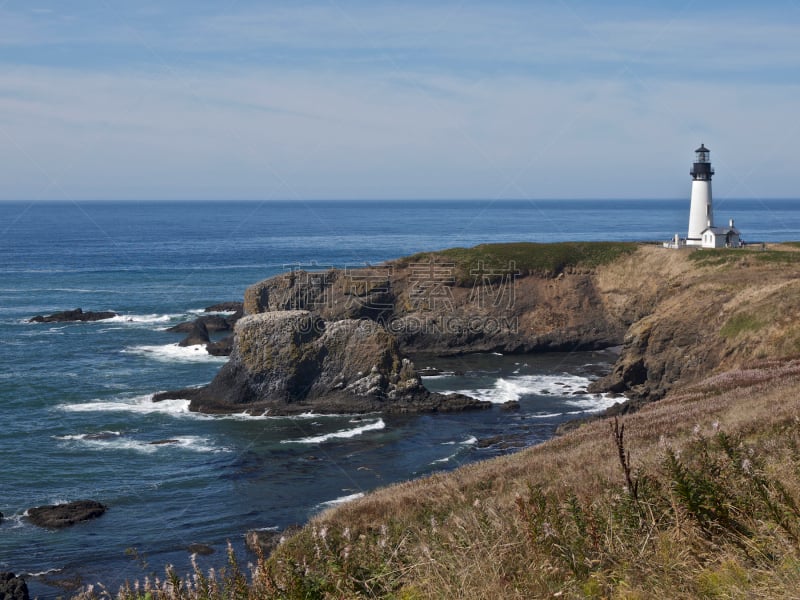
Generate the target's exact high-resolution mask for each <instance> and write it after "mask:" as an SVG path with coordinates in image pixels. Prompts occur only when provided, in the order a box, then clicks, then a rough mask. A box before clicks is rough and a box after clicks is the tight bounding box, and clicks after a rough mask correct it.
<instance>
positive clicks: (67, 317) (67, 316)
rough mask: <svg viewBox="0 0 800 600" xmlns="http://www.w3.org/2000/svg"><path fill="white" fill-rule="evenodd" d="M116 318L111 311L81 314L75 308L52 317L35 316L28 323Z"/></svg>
mask: <svg viewBox="0 0 800 600" xmlns="http://www.w3.org/2000/svg"><path fill="white" fill-rule="evenodd" d="M116 316H118V315H117V313H115V312H111V311H101V312H92V311H89V312H83V310H82V309H80V308H76V309H75V310H65V311H62V312H57V313H53V314H52V315H47V316H43V315H36V316H35V317H33V318H32V319H30V321H29V322H30V323H70V322H75V321H102V320H103V319H111V318H113V317H116Z"/></svg>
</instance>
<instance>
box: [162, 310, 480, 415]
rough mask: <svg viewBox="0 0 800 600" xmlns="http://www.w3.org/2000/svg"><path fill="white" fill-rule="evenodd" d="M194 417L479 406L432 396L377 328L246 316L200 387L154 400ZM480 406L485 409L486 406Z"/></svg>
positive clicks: (283, 315) (275, 314)
mask: <svg viewBox="0 0 800 600" xmlns="http://www.w3.org/2000/svg"><path fill="white" fill-rule="evenodd" d="M178 397H181V398H189V399H190V400H191V408H192V410H197V411H201V412H240V411H242V410H251V411H269V412H270V414H297V413H301V412H307V411H309V410H313V411H315V412H325V413H336V412H370V411H386V412H417V411H432V410H463V409H465V408H474V407H480V406H483V404H484V403H481V402H479V401H477V400H474V399H472V398H468V397H466V396H461V395H448V396H443V395H441V394H432V393H430V392H428V391H427V390H426V389H425V387H424V386H423V385H422V381H421V379H420V378H419V376H418V375H417V373H416V370H415V368H414V365H413V363H412V362H411V361H410V360H408V359H407V358H403V357H402V355H401V354H400V352H399V350H398V348H397V342H396V340H395V338H394V336H393V335H392V334H391V333H389V332H388V331H386V330H385V329H384V328H383V327H381V326H380V325H379V324H377V323H375V322H372V321H367V320H353V319H344V320H340V321H332V322H325V321H323V320H322V319H321V318H320V317H318V316H316V315H314V314H313V313H311V312H309V311H305V310H288V311H272V312H265V313H259V314H254V315H249V316H247V317H244V318H242V319H240V320H239V322H238V323H237V324H236V331H235V339H234V348H233V352H232V353H231V359H230V361H229V362H228V363H227V364H226V365H225V366H224V367H223V368H222V369H221V370H220V372H219V374H218V375H217V376H216V377H215V378H214V380H213V381H212V382H211V383H210V384H209V385H208V386H206V387H204V388H199V389H189V390H180V391H178V392H166V393H162V394H157V395H156V396H155V399H156V400H163V399H167V398H178ZM487 405H488V404H487Z"/></svg>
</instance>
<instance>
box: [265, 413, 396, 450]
mask: <svg viewBox="0 0 800 600" xmlns="http://www.w3.org/2000/svg"><path fill="white" fill-rule="evenodd" d="M385 427H386V423H384V422H383V419H378V420H377V421H373V422H372V423H367V424H365V425H361V426H359V427H353V428H352V429H340V430H339V431H334V432H333V433H326V434H324V435H315V436H311V437H304V438H299V439H296V440H282V441H281V444H321V443H322V442H327V441H329V440H334V439H348V438H352V437H355V436H357V435H361V434H362V433H364V432H366V431H377V430H379V429H384V428H385Z"/></svg>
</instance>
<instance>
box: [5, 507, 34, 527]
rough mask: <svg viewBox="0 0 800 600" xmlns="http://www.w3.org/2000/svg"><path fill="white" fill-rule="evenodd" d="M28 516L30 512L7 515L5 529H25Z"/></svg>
mask: <svg viewBox="0 0 800 600" xmlns="http://www.w3.org/2000/svg"><path fill="white" fill-rule="evenodd" d="M27 516H28V511H27V510H26V511H25V512H22V513H19V514H16V515H6V516H5V517H4V518H3V524H2V526H3V527H8V528H9V529H19V528H20V527H25V525H26V523H25V517H27Z"/></svg>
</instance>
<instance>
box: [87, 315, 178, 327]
mask: <svg viewBox="0 0 800 600" xmlns="http://www.w3.org/2000/svg"><path fill="white" fill-rule="evenodd" d="M183 316H184V315H183V314H167V315H162V314H150V315H117V316H116V317H111V318H110V319H103V320H102V322H103V323H128V324H134V325H153V324H156V323H168V322H169V321H173V320H175V319H180V318H181V317H183Z"/></svg>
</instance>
